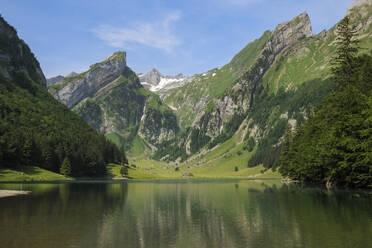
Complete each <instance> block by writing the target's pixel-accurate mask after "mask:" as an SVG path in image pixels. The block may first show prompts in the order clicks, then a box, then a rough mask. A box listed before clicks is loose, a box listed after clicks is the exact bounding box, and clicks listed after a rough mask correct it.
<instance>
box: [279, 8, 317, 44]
mask: <svg viewBox="0 0 372 248" xmlns="http://www.w3.org/2000/svg"><path fill="white" fill-rule="evenodd" d="M273 33H274V34H275V33H281V34H283V35H284V36H285V37H286V38H296V39H301V38H305V37H310V36H312V35H313V32H312V26H311V21H310V17H309V15H308V14H307V12H304V13H301V14H300V15H298V16H296V17H295V18H293V19H292V20H291V21H289V22H284V23H282V24H279V25H278V26H277V27H276V28H275V30H274V32H273Z"/></svg>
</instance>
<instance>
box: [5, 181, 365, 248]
mask: <svg viewBox="0 0 372 248" xmlns="http://www.w3.org/2000/svg"><path fill="white" fill-rule="evenodd" d="M0 189H4V190H23V191H31V192H32V193H31V194H29V195H19V196H13V197H7V198H1V199H0V230H1V232H0V243H1V246H3V247H30V248H32V247H314V248H315V247H316V248H318V247H370V246H371V244H372V211H371V209H372V196H371V195H369V194H368V193H364V192H357V191H346V190H336V191H326V190H323V189H319V188H302V187H300V186H296V185H290V186H288V185H283V184H282V183H280V181H271V180H208V181H204V180H197V181H184V180H183V181H182V180H180V181H177V180H171V181H137V182H124V181H119V182H114V181H109V182H104V181H100V182H94V181H91V182H84V183H79V182H75V183H54V184H53V183H40V184H0Z"/></svg>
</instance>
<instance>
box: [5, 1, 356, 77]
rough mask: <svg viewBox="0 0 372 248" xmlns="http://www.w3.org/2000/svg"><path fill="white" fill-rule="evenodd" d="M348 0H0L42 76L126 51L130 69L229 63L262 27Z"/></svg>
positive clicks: (326, 17) (337, 11)
mask: <svg viewBox="0 0 372 248" xmlns="http://www.w3.org/2000/svg"><path fill="white" fill-rule="evenodd" d="M352 2H353V0H183V1H178V0H168V1H166V0H136V1H135V0H132V1H128V0H105V1H97V0H60V1H57V0H55V1H54V0H33V1H30V0H0V14H1V15H2V16H3V17H4V18H5V19H6V20H7V21H8V23H10V24H11V25H12V26H14V27H15V28H16V29H17V30H18V34H19V36H20V37H21V38H22V39H24V40H25V41H26V42H27V43H28V44H29V46H30V47H31V49H32V51H33V52H34V54H35V55H36V57H37V59H38V60H39V62H40V64H41V67H42V69H43V71H44V73H45V75H46V76H47V77H50V76H55V75H58V74H62V75H66V74H68V73H69V72H71V71H76V72H82V71H84V70H87V69H88V68H89V65H91V64H94V63H96V62H98V61H101V60H102V59H104V58H105V57H107V56H108V55H110V54H111V53H113V52H115V51H118V50H123V51H126V52H127V63H128V66H129V67H131V68H132V69H133V70H135V71H136V72H146V71H148V70H150V69H152V68H154V67H155V68H158V69H159V70H160V71H161V72H163V73H164V74H178V73H184V74H186V75H191V74H194V73H201V72H204V71H207V70H209V69H212V68H215V67H218V66H221V65H224V64H226V63H228V62H229V61H230V60H231V58H232V57H233V56H234V55H235V54H236V53H237V52H239V51H240V50H241V49H242V48H243V47H244V46H245V45H246V44H247V43H248V42H250V41H252V40H254V39H256V38H259V37H260V36H261V35H262V34H263V33H264V31H265V30H268V29H270V30H273V29H274V28H275V26H276V25H277V24H279V23H281V22H284V21H288V20H290V19H292V18H293V17H294V16H296V15H298V14H300V13H302V12H304V11H307V12H308V13H309V15H310V18H311V21H312V25H313V32H314V33H319V32H320V31H321V30H323V29H329V28H330V27H332V26H333V25H334V24H336V23H337V22H338V21H339V20H341V19H342V18H343V16H344V15H345V13H346V10H347V8H348V6H349V5H350V4H351V3H352Z"/></svg>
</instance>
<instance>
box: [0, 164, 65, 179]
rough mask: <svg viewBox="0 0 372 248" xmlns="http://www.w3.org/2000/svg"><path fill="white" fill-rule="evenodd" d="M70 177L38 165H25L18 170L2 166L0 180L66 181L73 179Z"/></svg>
mask: <svg viewBox="0 0 372 248" xmlns="http://www.w3.org/2000/svg"><path fill="white" fill-rule="evenodd" d="M71 179H72V178H70V177H65V176H63V175H60V174H57V173H54V172H51V171H48V170H44V169H41V168H39V167H36V166H24V167H20V168H18V169H17V170H15V169H8V168H0V182H6V181H9V182H10V181H16V182H23V181H26V182H33V181H35V182H37V181H65V180H71Z"/></svg>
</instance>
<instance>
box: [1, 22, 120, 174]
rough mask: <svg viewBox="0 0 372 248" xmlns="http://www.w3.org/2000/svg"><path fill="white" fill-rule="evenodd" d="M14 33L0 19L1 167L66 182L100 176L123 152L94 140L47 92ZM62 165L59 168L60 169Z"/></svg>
mask: <svg viewBox="0 0 372 248" xmlns="http://www.w3.org/2000/svg"><path fill="white" fill-rule="evenodd" d="M45 87H46V82H45V77H44V75H43V73H42V71H41V69H40V66H39V63H38V62H37V60H36V59H35V57H34V55H33V54H32V52H31V50H30V49H29V48H28V46H27V45H26V44H25V43H24V42H23V41H22V40H20V39H19V38H18V36H17V32H16V30H15V29H14V28H13V27H11V26H10V25H8V23H6V21H5V20H4V19H3V18H0V116H1V118H0V166H1V167H8V168H13V169H17V168H18V167H21V166H38V167H41V168H44V169H47V170H50V171H54V172H58V173H59V172H61V173H63V174H65V175H68V176H80V177H81V176H103V175H105V173H106V164H107V163H109V162H116V163H121V162H123V163H125V162H126V157H125V154H124V151H123V150H119V149H118V148H117V147H116V146H115V145H114V144H112V143H110V142H109V141H107V140H106V138H105V137H104V136H102V135H98V134H97V133H96V132H95V131H94V130H93V129H92V128H91V127H89V126H88V124H86V123H85V122H84V121H83V120H82V119H81V118H80V117H79V116H77V115H76V114H74V113H72V112H71V111H70V110H68V108H67V107H65V106H64V105H63V104H60V103H59V102H58V101H56V100H55V99H54V98H53V97H52V96H51V95H50V94H49V93H48V92H47V90H46V88H45ZM62 164H63V166H62Z"/></svg>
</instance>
